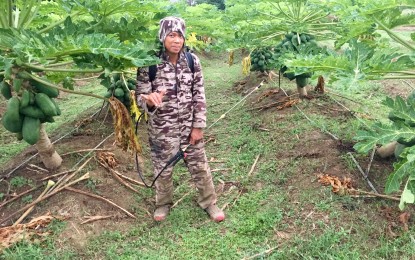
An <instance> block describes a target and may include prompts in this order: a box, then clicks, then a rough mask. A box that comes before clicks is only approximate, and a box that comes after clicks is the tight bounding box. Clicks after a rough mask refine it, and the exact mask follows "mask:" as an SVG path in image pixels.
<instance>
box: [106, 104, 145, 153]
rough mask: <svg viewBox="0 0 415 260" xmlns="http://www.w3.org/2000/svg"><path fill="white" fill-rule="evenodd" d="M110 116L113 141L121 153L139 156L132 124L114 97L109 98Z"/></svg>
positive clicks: (139, 151)
mask: <svg viewBox="0 0 415 260" xmlns="http://www.w3.org/2000/svg"><path fill="white" fill-rule="evenodd" d="M108 101H109V103H110V109H111V114H112V116H113V119H114V129H115V141H116V143H117V145H118V146H119V147H121V149H123V151H132V152H137V153H139V154H141V152H142V150H141V145H140V143H139V142H138V138H137V135H136V134H135V132H134V126H133V122H132V120H131V116H130V113H129V112H128V110H127V108H126V107H125V106H124V105H123V104H122V103H121V102H120V101H119V100H118V99H117V98H115V97H110V98H109V100H108Z"/></svg>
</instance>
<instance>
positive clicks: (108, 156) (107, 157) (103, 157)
mask: <svg viewBox="0 0 415 260" xmlns="http://www.w3.org/2000/svg"><path fill="white" fill-rule="evenodd" d="M97 158H98V161H100V162H101V163H103V164H105V165H108V167H110V168H112V169H114V168H115V167H116V166H117V165H118V162H117V159H115V154H114V153H111V152H98V153H97Z"/></svg>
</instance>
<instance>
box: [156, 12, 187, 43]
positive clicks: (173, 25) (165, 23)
mask: <svg viewBox="0 0 415 260" xmlns="http://www.w3.org/2000/svg"><path fill="white" fill-rule="evenodd" d="M171 32H179V33H181V34H182V36H183V38H185V37H186V24H185V22H184V20H183V19H182V18H179V17H174V16H168V17H165V18H163V19H161V20H160V30H159V40H160V42H162V43H164V40H165V39H166V37H167V35H168V34H169V33H171Z"/></svg>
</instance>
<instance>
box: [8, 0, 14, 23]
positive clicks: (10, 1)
mask: <svg viewBox="0 0 415 260" xmlns="http://www.w3.org/2000/svg"><path fill="white" fill-rule="evenodd" d="M7 9H9V13H8V17H9V21H8V22H9V23H8V25H9V27H10V28H11V27H13V0H9V1H7Z"/></svg>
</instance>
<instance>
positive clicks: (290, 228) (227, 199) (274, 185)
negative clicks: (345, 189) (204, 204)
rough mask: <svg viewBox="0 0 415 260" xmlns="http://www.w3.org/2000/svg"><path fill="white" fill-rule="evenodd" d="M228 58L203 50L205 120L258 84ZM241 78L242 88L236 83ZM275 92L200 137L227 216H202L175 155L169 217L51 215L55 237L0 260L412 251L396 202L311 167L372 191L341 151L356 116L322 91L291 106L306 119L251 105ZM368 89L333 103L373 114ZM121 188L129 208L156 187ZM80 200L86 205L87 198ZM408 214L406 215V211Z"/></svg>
mask: <svg viewBox="0 0 415 260" xmlns="http://www.w3.org/2000/svg"><path fill="white" fill-rule="evenodd" d="M225 60H226V58H223V57H203V58H202V61H203V66H204V74H205V87H206V95H207V99H208V122H210V123H212V122H213V121H214V120H216V119H217V118H219V117H220V116H221V115H222V114H223V113H224V112H225V111H227V110H229V109H230V108H231V107H232V106H233V105H234V104H235V103H236V102H238V101H239V100H241V98H242V97H243V96H244V95H245V94H246V93H248V91H249V90H250V89H252V88H253V87H254V86H255V83H256V82H259V81H260V80H261V78H258V77H260V76H258V75H254V74H252V75H251V78H249V79H246V78H244V76H243V75H241V72H240V71H241V69H240V66H239V65H238V64H235V65H234V66H231V67H229V66H228V65H227V64H226V62H225ZM243 82H245V83H243ZM241 84H242V85H243V86H244V87H240V88H238V86H241ZM282 87H283V88H285V89H286V90H290V89H291V90H293V89H294V85H293V84H292V83H290V82H288V81H283V84H282ZM276 88H277V85H276V83H272V82H269V83H268V84H266V85H265V86H264V87H263V89H261V90H260V91H259V92H257V93H255V94H253V95H252V96H251V97H249V98H248V99H247V100H246V101H245V102H244V103H243V104H241V105H240V106H238V107H237V108H235V109H234V110H232V111H231V112H230V113H229V114H227V115H226V117H225V119H223V120H221V121H219V122H218V123H217V124H216V125H215V126H214V127H212V128H211V129H209V130H208V131H207V132H206V133H205V135H206V140H210V141H209V142H208V143H207V153H208V158H209V159H210V160H211V161H212V162H211V163H210V167H211V169H212V170H213V172H214V182H215V185H216V189H217V193H218V196H219V198H218V204H219V206H221V207H222V206H226V207H225V212H226V215H227V219H226V220H225V221H224V222H223V223H220V224H217V223H213V222H211V221H209V220H208V218H207V215H206V214H205V213H204V212H203V211H202V210H201V209H199V208H198V207H197V204H196V201H195V198H196V194H197V192H196V190H195V189H194V188H193V186H192V185H191V183H190V182H189V175H188V173H187V172H186V169H185V168H184V166H183V165H182V164H181V163H180V164H178V166H177V167H176V168H175V173H174V182H175V189H176V190H175V195H174V199H175V201H178V200H180V203H179V204H178V205H177V206H176V207H175V208H173V210H172V212H171V214H170V215H169V217H168V219H167V220H166V221H165V222H162V223H155V222H153V221H152V220H151V219H150V218H149V217H148V216H146V215H145V214H143V212H140V211H139V210H138V209H136V211H135V213H136V214H137V215H140V217H139V219H138V220H136V221H131V220H125V219H122V218H121V219H119V220H118V221H114V220H108V221H107V222H106V223H107V224H106V225H102V226H97V227H100V228H99V230H97V231H96V232H94V233H91V235H88V234H89V233H88V230H91V229H93V227H94V225H95V224H92V225H91V226H89V227H84V226H83V227H81V228H82V229H81V228H79V227H80V226H77V227H78V228H77V229H76V230H74V229H73V228H72V226H71V225H72V224H73V222H71V221H64V222H60V221H56V222H54V223H53V224H52V225H50V226H49V229H50V230H51V231H52V234H53V235H51V236H50V237H48V238H47V240H46V241H43V242H40V243H32V242H30V243H29V242H23V243H19V244H17V245H15V246H13V247H11V248H9V249H7V250H4V251H3V252H2V254H1V255H0V258H3V259H414V257H415V240H414V237H413V235H412V234H413V232H414V231H415V229H414V228H413V225H412V224H413V221H411V222H410V224H411V225H410V227H409V231H407V232H404V231H403V228H402V226H401V225H400V223H399V221H398V220H397V218H396V215H397V214H398V213H399V212H398V211H397V210H396V209H397V203H395V202H391V201H388V200H381V199H377V198H367V197H360V198H354V197H351V196H339V195H336V194H334V193H332V191H331V188H328V187H323V186H321V185H320V184H319V183H318V182H317V174H318V173H331V174H335V175H338V176H348V177H351V178H352V179H353V180H354V183H355V185H356V186H357V187H358V188H361V189H365V190H367V189H368V188H367V187H366V182H365V181H364V180H363V179H362V178H361V177H360V175H359V174H360V173H359V172H358V171H357V170H356V167H355V165H354V164H353V163H352V162H351V160H350V157H349V156H348V155H347V152H349V151H352V150H351V149H350V145H348V144H350V143H352V142H353V140H352V137H353V133H355V132H356V130H357V129H358V128H359V127H361V126H362V123H361V120H363V119H361V120H358V119H356V118H355V117H354V116H351V115H350V113H346V112H345V111H344V110H342V109H341V107H339V106H338V105H336V103H334V102H333V101H332V100H331V99H325V98H321V99H315V100H311V101H304V102H301V103H300V104H298V108H300V109H301V110H302V111H303V112H304V113H305V114H306V115H307V116H308V117H309V118H310V119H311V120H312V121H313V123H310V121H309V120H307V119H306V118H305V117H304V115H303V114H302V113H301V112H300V111H299V110H298V109H296V108H287V109H284V110H276V109H269V110H265V111H258V110H252V108H254V107H255V106H256V105H257V104H258V103H259V101H258V100H259V98H260V97H261V95H262V94H263V93H265V92H266V91H269V90H275V89H276ZM402 88H403V89H404V88H405V87H404V86H403V87H402ZM237 89H239V93H237V91H236V90H237ZM342 94H344V95H347V93H342ZM369 95H371V96H373V95H372V94H371V93H363V94H360V96H359V97H356V99H357V101H359V102H362V103H363V105H356V103H355V102H351V101H347V100H344V99H341V98H339V100H340V101H341V102H343V103H344V104H346V105H347V106H349V107H353V110H355V111H358V112H360V113H362V114H363V113H368V114H369V115H371V116H374V117H377V115H376V113H375V111H379V110H380V109H384V108H382V107H381V106H380V105H379V103H378V100H380V99H382V96H383V95H382V94H378V93H377V94H375V97H373V98H372V99H368V98H367V97H368V96H369ZM268 101H269V100H268ZM86 103H90V102H86ZM86 103H84V104H86ZM77 106H78V107H79V105H77ZM73 108H75V106H73ZM333 109H334V110H333ZM82 110H83V109H82V108H81V110H80V111H82ZM385 112H386V111H385V110H383V112H382V111H381V113H380V115H381V114H382V113H385ZM64 114H75V115H76V114H77V113H74V112H71V111H67V112H66V113H65V112H64ZM321 129H325V130H327V131H329V132H331V133H332V134H334V135H336V136H337V137H339V138H340V139H341V140H342V143H341V144H339V142H337V141H335V140H333V139H332V138H331V137H330V136H328V135H326V134H324V133H322V131H321ZM73 141H76V140H73ZM258 156H259V159H258V162H257V164H256V165H255V167H254V168H253V170H252V171H251V169H252V166H253V165H254V162H255V160H256V158H257V157H258ZM355 156H356V157H357V158H358V161H359V162H361V163H362V166H363V165H365V164H367V161H368V158H367V156H363V155H355ZM390 163H391V161H386V162H384V161H382V160H379V159H376V160H375V162H374V163H373V166H372V171H371V175H370V176H371V178H373V179H372V180H373V182H374V183H375V184H376V186H377V187H380V189H382V185H384V180H385V178H386V176H385V175H386V174H387V170H388V169H389V170H390V166H389V168H388V166H387V165H389V164H390ZM385 165H386V166H385ZM91 167H93V166H91ZM97 180H98V179H97ZM97 183H98V182H97ZM89 185H90V188H91V187H95V186H96V189H97V190H98V189H99V187H100V186H99V185H98V184H94V183H93V182H92V183H89ZM94 185H95V186H94ZM189 192H190V193H189ZM104 194H105V193H104ZM119 196H121V195H119ZM122 196H128V198H129V199H131V201H133V203H131V204H129V205H128V208H129V209H131V210H134V208H135V206H136V205H141V206H149V205H151V203H152V198H153V197H154V192H153V190H149V189H140V190H139V193H138V194H134V195H133V194H132V193H128V192H125V191H124V193H123V195H122ZM126 199H127V197H126ZM78 203H79V202H78ZM80 205H81V207H86V208H87V207H88V204H85V202H83V204H82V203H80ZM85 205H86V206H85ZM84 210H85V211H87V209H84ZM408 210H409V212H413V208H412V207H411V208H409V209H408ZM69 223H71V224H69ZM97 225H98V224H97ZM88 228H89V229H88ZM78 229H81V230H80V231H79V230H78ZM77 230H78V232H80V233H82V232H85V234H87V235H85V237H84V238H83V239H84V241H83V242H82V243H76V242H74V241H73V240H70V239H69V238H68V237H67V234H68V232H72V233H75V234H76V232H77ZM393 234H394V235H393ZM78 242H79V241H78Z"/></svg>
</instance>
